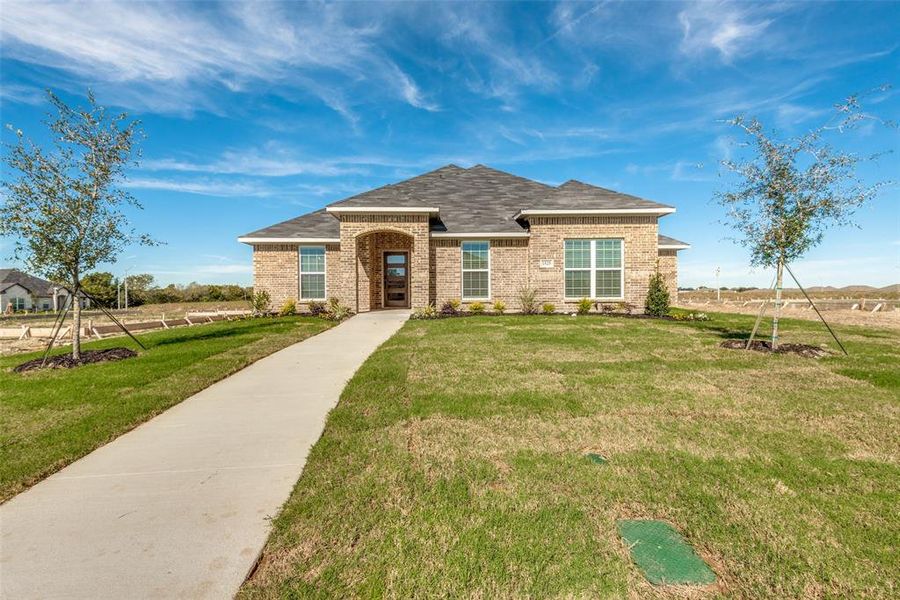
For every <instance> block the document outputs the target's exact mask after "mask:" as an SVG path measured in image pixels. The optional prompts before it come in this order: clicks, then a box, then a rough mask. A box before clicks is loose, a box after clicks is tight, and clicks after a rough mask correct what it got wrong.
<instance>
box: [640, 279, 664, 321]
mask: <svg viewBox="0 0 900 600" xmlns="http://www.w3.org/2000/svg"><path fill="white" fill-rule="evenodd" d="M644 312H646V313H647V314H648V315H653V316H655V317H662V316H665V315H667V314H669V290H667V289H666V282H665V280H663V276H662V274H661V273H660V272H659V271H656V273H654V274H653V275H651V276H650V289H649V290H647V301H646V302H645V303H644Z"/></svg>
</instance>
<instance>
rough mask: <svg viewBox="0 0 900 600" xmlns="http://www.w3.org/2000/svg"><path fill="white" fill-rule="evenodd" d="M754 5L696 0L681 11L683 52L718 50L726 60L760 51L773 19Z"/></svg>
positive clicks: (703, 52)
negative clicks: (762, 13)
mask: <svg viewBox="0 0 900 600" xmlns="http://www.w3.org/2000/svg"><path fill="white" fill-rule="evenodd" d="M757 12H759V11H758V9H755V8H754V7H753V6H752V5H745V4H739V3H732V2H696V3H693V4H691V5H690V6H688V7H687V8H685V9H684V10H682V11H681V12H680V13H679V14H678V22H679V24H680V25H681V30H682V38H681V45H680V49H681V51H682V52H683V53H684V54H686V55H689V56H700V55H704V54H706V53H708V52H715V53H717V54H718V55H719V57H720V58H721V59H722V60H723V61H725V62H731V61H732V60H733V59H734V58H735V57H737V56H740V55H744V54H750V53H753V52H756V51H758V50H760V49H761V48H762V47H763V46H766V44H761V43H760V38H761V37H762V36H763V35H764V34H766V33H767V30H768V29H769V26H770V25H771V24H772V19H771V18H769V17H767V16H759V15H758V14H756V13H757Z"/></svg>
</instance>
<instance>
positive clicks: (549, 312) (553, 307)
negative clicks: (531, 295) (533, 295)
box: [541, 302, 556, 315]
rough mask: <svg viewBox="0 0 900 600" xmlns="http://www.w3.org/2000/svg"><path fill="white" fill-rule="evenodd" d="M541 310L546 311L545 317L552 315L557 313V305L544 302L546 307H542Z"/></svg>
mask: <svg viewBox="0 0 900 600" xmlns="http://www.w3.org/2000/svg"><path fill="white" fill-rule="evenodd" d="M541 310H542V311H544V314H545V315H552V314H553V313H555V312H556V305H554V304H551V303H549V302H544V305H543V306H541Z"/></svg>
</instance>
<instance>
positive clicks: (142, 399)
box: [0, 317, 330, 501]
mask: <svg viewBox="0 0 900 600" xmlns="http://www.w3.org/2000/svg"><path fill="white" fill-rule="evenodd" d="M329 326H330V323H329V322H327V321H325V320H323V319H315V318H309V317H287V318H278V319H252V320H245V321H227V322H219V323H213V324H209V325H202V326H198V327H185V328H177V329H170V330H167V331H161V332H157V333H148V334H146V335H141V336H139V339H140V340H141V341H142V342H143V343H144V345H145V346H147V350H146V351H139V356H137V357H135V358H130V359H128V360H124V361H121V362H112V363H101V364H89V365H84V366H81V367H78V368H75V369H71V370H68V369H57V370H45V371H41V372H30V373H25V374H18V373H14V372H12V370H11V369H12V367H14V366H16V365H18V364H20V363H22V362H25V361H26V360H28V359H30V358H35V357H37V356H40V354H29V355H17V356H8V357H4V358H3V359H0V390H2V391H0V501H2V500H6V499H8V498H10V497H11V496H13V495H14V494H17V493H18V492H21V491H22V490H23V489H25V488H27V487H28V486H30V485H33V484H34V483H36V482H37V481H39V480H40V479H42V478H44V477H46V476H47V475H49V474H50V473H53V472H54V471H57V470H59V469H60V468H62V467H64V466H65V465H67V464H69V463H70V462H72V461H73V460H76V459H78V458H80V457H81V456H84V455H85V454H87V453H88V452H90V451H91V450H93V449H95V448H97V447H99V446H101V445H103V444H104V443H106V442H109V441H110V440H112V439H114V438H115V437H117V436H119V435H121V434H122V433H124V432H125V431H128V430H129V429H131V428H133V427H134V426H136V425H138V424H139V423H141V422H143V421H146V420H147V419H149V418H150V417H152V416H154V415H156V414H158V413H160V412H162V411H163V410H165V409H167V408H169V407H170V406H172V405H174V404H177V403H178V402H181V401H182V400H184V399H185V398H187V397H188V396H190V395H191V394H194V393H195V392H198V391H200V390H202V389H203V388H205V387H208V386H209V385H211V384H212V383H214V382H216V381H218V380H219V379H222V378H223V377H225V376H226V375H229V374H231V373H234V372H235V371H237V370H239V369H242V368H243V367H246V366H247V365H249V364H250V363H252V362H254V361H256V360H258V359H259V358H262V357H263V356H266V355H267V354H271V353H272V352H274V351H276V350H280V349H281V348H284V347H286V346H288V345H290V344H293V343H294V342H298V341H300V340H302V339H305V338H307V337H309V336H311V335H314V334H316V333H318V332H320V331H322V330H324V329H327V328H328V327H329ZM115 346H126V347H129V348H136V345H135V344H134V342H132V341H131V340H129V339H127V338H121V337H120V338H112V339H107V340H102V341H98V342H91V343H90V344H86V345H85V348H86V349H98V348H111V347H115Z"/></svg>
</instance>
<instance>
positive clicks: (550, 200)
mask: <svg viewBox="0 0 900 600" xmlns="http://www.w3.org/2000/svg"><path fill="white" fill-rule="evenodd" d="M528 208H535V209H541V210H550V209H560V210H579V209H585V210H598V209H623V208H672V207H671V206H669V205H668V204H660V203H658V202H651V201H649V200H644V199H643V198H638V197H637V196H632V195H630V194H623V193H621V192H616V191H613V190H608V189H606V188H602V187H598V186H596V185H589V184H587V183H582V182H581V181H577V180H575V179H570V180H569V181H567V182H565V183H564V184H562V185H561V186H559V187H558V188H554V189H553V191H552V192H551V193H550V194H549V195H548V196H547V197H546V198H543V199H541V202H540V204H539V205H536V206H529V207H528Z"/></svg>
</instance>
